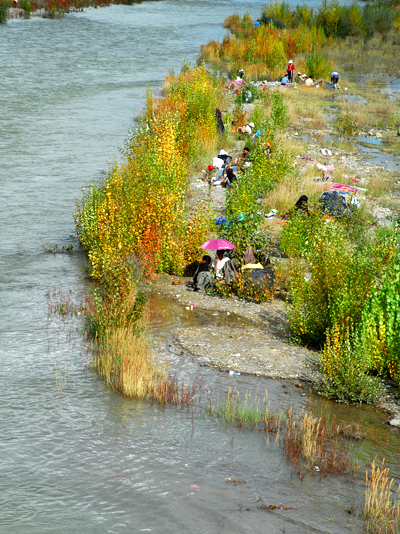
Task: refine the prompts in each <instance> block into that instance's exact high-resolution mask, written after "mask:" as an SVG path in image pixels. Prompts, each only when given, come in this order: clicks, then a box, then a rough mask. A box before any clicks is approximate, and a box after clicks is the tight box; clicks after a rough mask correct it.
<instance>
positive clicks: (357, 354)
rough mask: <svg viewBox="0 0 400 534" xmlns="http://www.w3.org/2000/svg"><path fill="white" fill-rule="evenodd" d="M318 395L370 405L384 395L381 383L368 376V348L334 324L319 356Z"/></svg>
mask: <svg viewBox="0 0 400 534" xmlns="http://www.w3.org/2000/svg"><path fill="white" fill-rule="evenodd" d="M321 363H322V371H323V375H322V380H321V382H320V384H319V385H318V390H319V392H320V394H322V395H324V396H326V397H330V398H334V399H338V400H341V401H349V402H360V403H361V402H366V403H368V404H371V403H373V402H375V401H376V400H378V399H379V397H381V396H382V394H383V391H384V389H383V384H382V381H381V380H380V379H379V378H377V377H374V376H371V375H370V374H369V373H370V371H371V369H372V367H373V365H372V361H371V358H369V357H368V348H367V346H366V345H365V343H364V342H363V340H362V338H361V337H360V336H358V335H357V334H356V333H354V331H353V330H352V329H351V328H346V329H345V330H343V329H341V328H340V327H339V326H338V325H335V326H334V327H333V328H332V329H331V331H330V332H329V333H328V335H327V341H326V344H325V347H324V349H323V351H322V355H321Z"/></svg>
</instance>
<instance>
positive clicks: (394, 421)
mask: <svg viewBox="0 0 400 534" xmlns="http://www.w3.org/2000/svg"><path fill="white" fill-rule="evenodd" d="M389 425H390V426H395V427H397V428H400V419H390V421H389Z"/></svg>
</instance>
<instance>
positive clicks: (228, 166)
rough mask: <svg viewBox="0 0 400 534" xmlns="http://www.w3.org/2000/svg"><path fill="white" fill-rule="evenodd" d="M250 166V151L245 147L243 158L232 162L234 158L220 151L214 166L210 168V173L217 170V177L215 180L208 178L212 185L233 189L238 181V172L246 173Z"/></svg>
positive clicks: (214, 159) (214, 160)
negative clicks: (233, 185)
mask: <svg viewBox="0 0 400 534" xmlns="http://www.w3.org/2000/svg"><path fill="white" fill-rule="evenodd" d="M249 165H250V149H249V148H248V147H247V146H245V147H244V149H243V153H242V156H241V157H239V158H237V159H235V160H234V161H232V157H231V156H229V155H228V154H227V153H226V152H225V151H224V150H220V153H219V154H218V157H216V158H213V164H212V165H209V166H208V171H209V172H212V171H213V170H214V169H217V170H218V172H217V175H216V177H215V178H211V179H210V178H209V177H208V178H207V179H208V181H210V183H212V184H213V185H215V186H217V185H220V186H221V187H226V188H228V189H232V184H233V183H234V182H235V181H236V180H237V175H236V174H235V173H236V172H238V171H241V172H244V170H245V169H246V168H247V167H248V166H249Z"/></svg>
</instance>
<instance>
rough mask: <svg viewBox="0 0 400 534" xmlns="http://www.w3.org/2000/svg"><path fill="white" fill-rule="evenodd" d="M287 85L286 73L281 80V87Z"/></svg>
mask: <svg viewBox="0 0 400 534" xmlns="http://www.w3.org/2000/svg"><path fill="white" fill-rule="evenodd" d="M287 83H289V78H288V77H287V73H286V74H285V76H284V77H283V78H282V79H281V85H286V84H287Z"/></svg>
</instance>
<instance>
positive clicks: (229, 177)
mask: <svg viewBox="0 0 400 534" xmlns="http://www.w3.org/2000/svg"><path fill="white" fill-rule="evenodd" d="M235 180H237V176H236V174H235V172H234V170H233V168H232V167H228V168H227V170H226V175H225V180H224V181H223V182H221V187H227V188H228V189H232V184H233V182H234V181H235Z"/></svg>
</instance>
